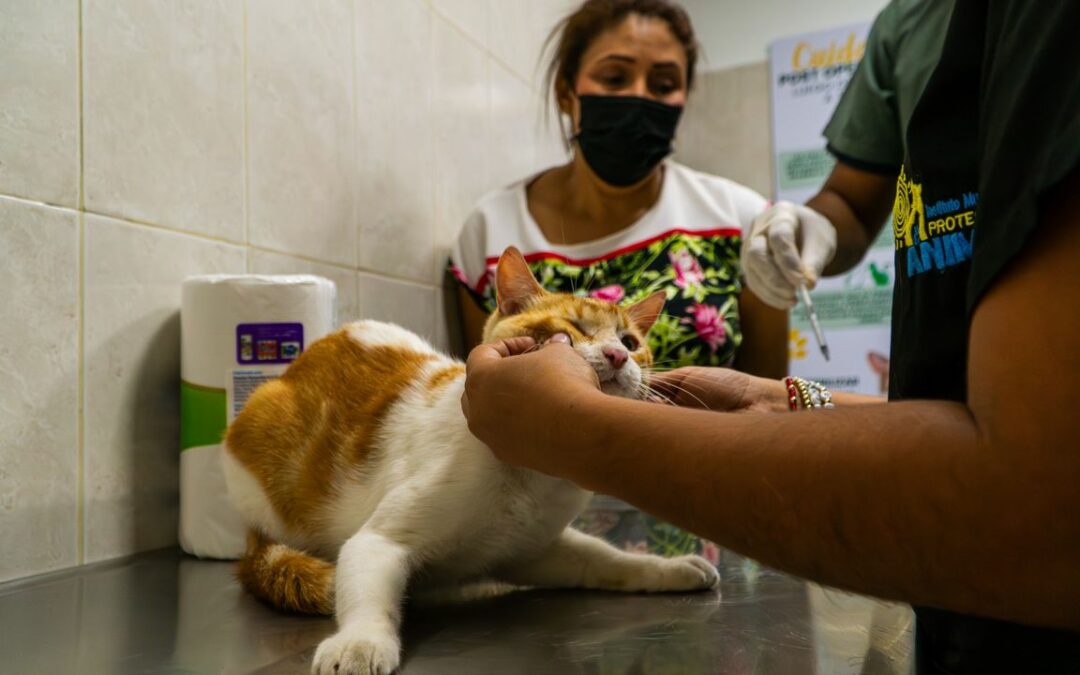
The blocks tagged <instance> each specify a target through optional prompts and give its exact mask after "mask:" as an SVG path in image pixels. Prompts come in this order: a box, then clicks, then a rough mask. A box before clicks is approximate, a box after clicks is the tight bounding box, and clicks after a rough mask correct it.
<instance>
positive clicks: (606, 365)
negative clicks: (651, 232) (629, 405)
mask: <svg viewBox="0 0 1080 675" xmlns="http://www.w3.org/2000/svg"><path fill="white" fill-rule="evenodd" d="M495 297H496V299H497V300H498V309H496V310H495V312H494V313H493V314H492V315H491V317H490V318H489V319H488V321H487V324H486V325H485V326H484V341H485V342H492V341H495V340H502V339H505V338H510V337H518V336H522V335H527V336H529V337H531V338H533V339H535V340H536V341H537V342H538V343H541V344H542V343H544V342H547V340H548V339H549V338H550V337H551V336H552V335H554V334H555V333H566V334H567V335H569V336H570V339H571V340H572V341H573V347H574V350H575V351H577V353H578V354H581V356H582V357H584V358H585V360H586V361H587V362H588V363H589V365H591V366H592V367H593V369H594V370H595V371H596V375H597V376H598V377H599V378H600V388H601V389H602V390H603V391H604V392H605V393H608V394H614V395H616V396H623V397H625V398H642V397H643V396H644V392H645V386H644V385H645V373H646V372H647V369H648V368H649V367H650V366H651V365H652V353H651V352H650V351H649V345H648V341H647V340H646V339H645V338H646V335H647V334H648V332H649V329H650V328H652V325H653V323H655V322H656V319H657V317H659V316H660V312H661V311H662V310H663V308H664V292H663V291H657V292H656V293H653V294H652V295H650V296H649V297H647V298H645V299H644V300H641V301H639V302H637V303H635V304H633V305H629V306H627V307H620V306H619V305H616V304H615V303H612V302H606V301H603V300H595V299H592V298H583V297H578V296H574V295H568V294H566V293H549V292H548V291H545V290H544V289H543V288H542V287H541V286H540V284H539V283H537V281H536V279H535V278H534V277H533V275H532V272H531V271H530V270H529V266H528V263H526V262H525V258H524V257H522V255H521V252H520V251H518V250H517V249H516V248H514V247H513V246H511V247H510V248H508V249H506V250H505V251H503V254H502V256H501V257H500V258H499V264H498V267H497V268H496V270H495Z"/></svg>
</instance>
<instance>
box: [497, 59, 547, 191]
mask: <svg viewBox="0 0 1080 675" xmlns="http://www.w3.org/2000/svg"><path fill="white" fill-rule="evenodd" d="M489 73H490V76H491V94H490V96H491V99H490V109H489V110H488V115H489V117H488V119H489V122H488V125H489V129H490V134H491V136H490V140H489V142H488V149H489V152H488V167H487V169H488V181H487V182H488V185H489V186H491V187H492V188H499V187H503V186H505V185H508V184H510V183H513V182H516V181H518V180H520V179H522V178H524V177H525V176H527V175H530V174H532V173H535V172H536V171H537V170H539V169H540V168H541V167H539V166H537V162H536V150H537V147H536V146H537V143H536V139H537V135H538V129H539V128H540V125H541V123H542V119H541V110H540V108H539V107H538V106H537V105H536V97H535V95H534V94H533V92H532V90H531V89H529V88H528V87H527V86H525V84H524V83H523V82H522V81H521V80H520V79H518V77H517V76H515V75H513V74H511V73H510V72H509V71H508V70H506V69H505V68H504V67H503V66H502V65H501V64H500V63H498V62H496V61H492V62H491V63H490V70H489Z"/></svg>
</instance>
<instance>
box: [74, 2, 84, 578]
mask: <svg viewBox="0 0 1080 675" xmlns="http://www.w3.org/2000/svg"><path fill="white" fill-rule="evenodd" d="M77 16H78V23H77V26H78V37H77V46H76V50H77V52H76V64H77V77H76V85H75V86H76V88H77V90H78V105H79V112H78V114H79V199H78V213H77V214H76V221H75V222H76V223H77V227H78V235H79V261H78V293H79V295H78V298H77V302H78V305H79V309H78V319H77V324H78V329H77V337H76V340H77V347H76V366H77V368H78V370H77V371H76V377H75V380H76V384H75V386H76V390H75V409H76V416H75V436H76V443H75V468H76V472H75V475H76V481H75V533H76V540H75V560H76V563H77V564H79V565H82V564H83V562H84V561H85V560H86V505H85V504H84V503H83V502H84V500H85V499H86V466H85V458H86V448H85V445H86V412H85V410H84V406H85V405H86V392H85V391H84V387H85V386H86V374H85V372H84V371H85V368H86V358H85V356H86V354H85V352H86V348H85V341H86V338H85V333H86V218H85V217H84V215H83V210H84V208H85V207H86V149H85V148H86V142H85V131H84V120H83V118H84V112H85V107H86V106H85V103H84V101H83V97H84V94H83V47H84V45H83V2H82V0H79V8H78V12H77Z"/></svg>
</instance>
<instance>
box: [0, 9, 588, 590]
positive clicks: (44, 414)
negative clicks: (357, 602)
mask: <svg viewBox="0 0 1080 675" xmlns="http://www.w3.org/2000/svg"><path fill="white" fill-rule="evenodd" d="M568 4H572V2H571V0H528V1H526V0H506V4H505V5H504V4H503V0H393V1H389V0H322V1H320V2H317V3H303V2H293V1H290V0H108V1H105V0H9V1H8V2H5V3H0V381H2V382H4V383H5V384H4V386H3V387H0V439H3V440H2V441H0V531H2V533H3V537H2V539H3V541H4V543H5V544H7V542H9V541H11V542H14V544H15V545H14V546H8V545H5V546H3V547H0V580H2V579H7V578H14V577H19V576H23V575H27V574H33V573H38V572H44V571H47V570H52V569H55V568H59V567H64V566H67V565H71V564H77V563H81V562H88V561H95V560H101V559H105V558H109V557H113V556H119V555H124V554H129V553H133V552H136V551H140V550H145V549H149V548H154V547H159V546H167V545H171V544H173V543H174V542H175V536H176V510H177V502H176V498H177V497H176V496H177V484H176V481H177V463H178V451H177V429H178V420H177V388H178V362H179V349H178V348H179V345H178V340H179V330H178V327H179V324H178V310H179V297H180V281H181V280H182V279H183V278H184V277H185V276H188V275H191V274H200V273H206V272H243V271H245V270H247V271H250V272H260V273H296V272H304V273H316V274H322V275H324V276H327V277H329V278H330V279H333V280H334V281H335V282H336V283H337V285H338V295H339V315H340V318H341V320H348V319H352V318H356V317H371V318H379V319H385V320H390V321H395V322H397V323H400V324H402V325H405V326H407V327H409V328H411V329H413V330H415V331H417V332H418V333H420V334H422V335H424V336H425V337H428V338H429V339H432V340H433V341H434V342H435V343H436V344H437V345H440V346H443V345H445V344H446V341H447V340H446V330H445V327H444V325H443V324H444V314H443V311H442V297H441V290H440V289H439V287H438V284H440V283H441V281H442V270H443V265H444V261H445V255H446V250H447V248H448V246H449V243H450V242H451V241H452V240H453V238H454V237H455V236H456V233H457V230H458V228H459V227H460V225H461V223H462V222H463V220H464V218H465V216H466V215H467V213H468V211H469V210H470V209H471V207H472V205H473V204H474V202H475V201H476V200H477V199H478V198H479V197H480V196H481V195H482V194H483V193H485V192H487V191H489V190H492V189H495V188H497V187H499V186H501V185H505V184H507V183H510V182H512V181H514V180H517V179H519V178H521V177H522V175H524V174H530V173H533V172H535V171H537V170H539V169H541V168H543V167H544V166H545V165H550V164H551V163H554V162H555V161H559V160H561V159H562V158H563V157H564V153H563V151H562V149H561V148H560V146H559V144H558V142H557V136H556V135H555V134H554V133H553V132H552V131H551V128H550V127H548V128H546V129H545V128H543V127H541V126H540V125H539V122H538V120H539V112H540V106H541V98H542V96H541V94H542V92H541V91H540V89H539V88H538V87H539V85H538V83H537V82H535V81H533V80H531V79H530V78H531V75H532V72H533V71H532V69H533V67H534V65H535V61H536V52H538V50H539V45H540V42H541V41H542V40H543V39H544V38H545V37H546V34H547V30H548V29H549V28H550V26H551V25H552V24H554V22H555V19H556V17H557V16H558V14H559V13H560V12H561V11H562V10H564V9H565V8H566V7H567V6H568ZM80 47H81V52H80ZM80 129H81V130H82V136H81V139H80ZM80 172H81V173H80ZM29 200H32V201H29ZM43 203H47V204H54V205H57V206H59V207H66V208H54V207H51V206H45V205H44V204H43ZM9 261H10V262H9ZM28 355H29V358H28ZM8 383H15V384H14V386H9V385H8ZM80 383H81V385H82V386H81V388H80ZM80 402H81V405H82V407H81V409H80ZM30 457H32V461H31V459H29V458H30ZM80 460H81V461H80ZM9 533H10V539H9Z"/></svg>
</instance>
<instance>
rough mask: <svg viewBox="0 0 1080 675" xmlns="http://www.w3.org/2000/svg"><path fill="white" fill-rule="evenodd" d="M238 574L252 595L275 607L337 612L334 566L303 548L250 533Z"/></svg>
mask: <svg viewBox="0 0 1080 675" xmlns="http://www.w3.org/2000/svg"><path fill="white" fill-rule="evenodd" d="M236 577H237V579H239V581H240V584H241V585H242V586H243V587H244V588H246V589H247V590H248V591H249V592H250V593H251V594H252V595H254V596H255V597H257V598H259V599H260V600H262V601H264V602H267V603H269V604H271V605H273V606H274V607H276V608H278V609H282V610H286V611H290V612H300V613H302V614H323V615H326V616H331V615H333V613H334V565H333V563H329V562H327V561H325V560H323V559H321V558H316V557H314V556H311V555H308V554H307V553H304V552H303V551H300V550H297V549H295V548H290V547H288V546H286V545H285V544H279V543H277V542H275V541H273V540H271V539H268V538H266V537H265V536H263V535H262V534H261V533H259V532H257V531H255V530H251V531H250V532H248V541H247V550H246V551H245V552H244V556H243V557H242V558H240V562H239V563H238V564H237V566H236Z"/></svg>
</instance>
